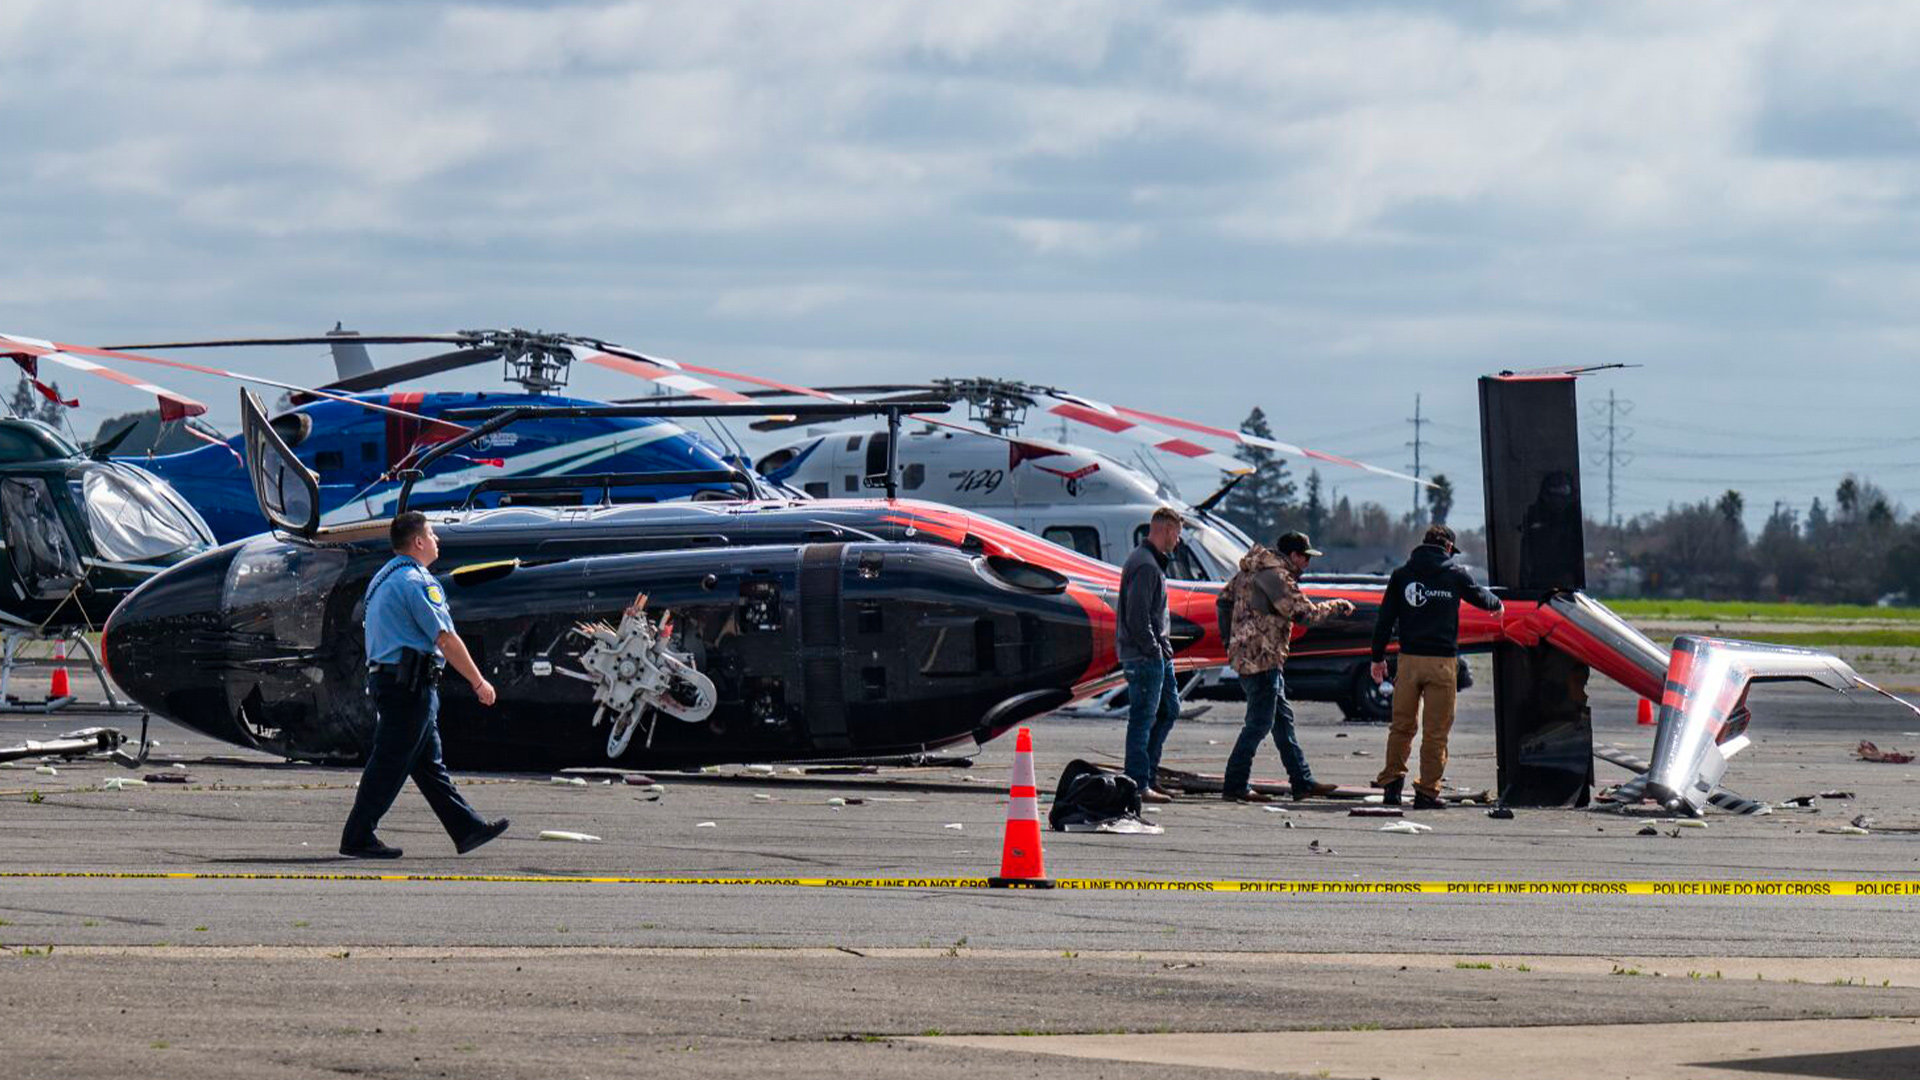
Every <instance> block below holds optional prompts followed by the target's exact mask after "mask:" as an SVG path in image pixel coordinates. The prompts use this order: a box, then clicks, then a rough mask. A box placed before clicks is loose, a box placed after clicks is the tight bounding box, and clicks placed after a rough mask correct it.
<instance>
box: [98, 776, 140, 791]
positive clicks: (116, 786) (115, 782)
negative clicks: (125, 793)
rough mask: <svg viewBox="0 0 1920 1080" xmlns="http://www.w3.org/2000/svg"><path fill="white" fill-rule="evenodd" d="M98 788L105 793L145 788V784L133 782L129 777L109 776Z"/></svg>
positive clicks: (138, 781)
mask: <svg viewBox="0 0 1920 1080" xmlns="http://www.w3.org/2000/svg"><path fill="white" fill-rule="evenodd" d="M100 786H101V787H102V788H104V789H106V790H107V791H119V790H120V789H122V788H130V787H146V786H147V782H146V781H145V780H135V779H134V778H133V777H131V776H109V777H107V778H106V779H105V780H102V781H100Z"/></svg>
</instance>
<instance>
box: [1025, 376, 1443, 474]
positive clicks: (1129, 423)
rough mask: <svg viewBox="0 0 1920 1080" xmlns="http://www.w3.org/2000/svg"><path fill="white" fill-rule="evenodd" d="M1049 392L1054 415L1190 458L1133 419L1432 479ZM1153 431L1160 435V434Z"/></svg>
mask: <svg viewBox="0 0 1920 1080" xmlns="http://www.w3.org/2000/svg"><path fill="white" fill-rule="evenodd" d="M1051 395H1052V396H1053V397H1054V399H1055V400H1057V401H1059V402H1060V404H1058V405H1053V406H1048V407H1047V410H1046V411H1048V412H1050V413H1053V414H1055V415H1056V416H1065V417H1066V418H1067V419H1069V420H1078V421H1080V422H1081V423H1083V424H1092V425H1093V426H1095V427H1099V428H1103V429H1105V430H1107V431H1111V432H1113V433H1115V434H1118V435H1125V436H1127V437H1128V438H1130V439H1134V440H1136V441H1138V442H1145V443H1148V444H1150V445H1153V446H1156V447H1158V448H1159V449H1162V450H1167V451H1169V452H1170V453H1176V454H1181V455H1183V456H1186V457H1194V456H1196V455H1194V454H1192V453H1190V452H1188V451H1187V450H1186V449H1179V448H1175V447H1170V446H1167V445H1163V444H1162V443H1160V442H1159V441H1157V440H1155V439H1153V438H1149V437H1145V436H1142V435H1139V434H1137V433H1136V432H1138V431H1139V430H1140V429H1141V428H1140V426H1137V425H1136V421H1141V420H1150V421H1152V422H1154V423H1156V424H1165V425H1167V426H1168V427H1175V428H1179V429H1181V430H1183V431H1191V432H1193V433H1195V434H1197V435H1211V436H1213V437H1214V438H1216V439H1227V440H1229V441H1232V442H1236V443H1239V444H1241V445H1242V446H1258V447H1260V448H1262V449H1266V450H1272V451H1274V452H1276V453H1281V454H1286V455H1289V456H1291V457H1303V458H1310V459H1312V460H1314V461H1324V462H1327V463H1328V464H1331V465H1340V466H1344V467H1346V468H1350V469H1361V470H1364V471H1366V472H1370V473H1375V474H1377V475H1379V476H1390V477H1392V478H1394V479H1395V480H1405V481H1408V482H1410V483H1415V484H1419V485H1421V486H1423V487H1432V486H1433V481H1431V480H1423V479H1421V478H1420V477H1417V476H1411V475H1409V474H1407V473H1403V472H1395V471H1394V470H1392V469H1386V468H1382V467H1380V466H1378V465H1369V464H1367V463H1366V462H1364V461H1355V460H1353V459H1352V458H1346V457H1341V456H1340V455H1338V454H1329V453H1327V452H1326V451H1324V450H1309V449H1308V448H1306V447H1304V446H1295V445H1294V444H1293V443H1289V442H1281V441H1280V440H1278V439H1268V438H1263V437H1262V436H1259V435H1249V434H1247V433H1246V432H1244V431H1232V430H1229V429H1227V428H1219V427H1214V426H1212V425H1210V424H1197V423H1194V422H1193V421H1191V420H1182V419H1180V418H1179V417H1176V416H1165V415H1162V414H1160V413H1151V412H1147V411H1145V410H1143V409H1129V408H1127V407H1126V406H1124V405H1107V404H1104V403H1102V402H1098V401H1093V400H1090V399H1088V398H1082V397H1076V396H1075V395H1072V394H1066V393H1062V392H1060V391H1057V390H1056V391H1052V392H1051ZM1145 430H1147V431H1152V430H1153V429H1152V428H1146V429H1145ZM1156 434H1161V435H1164V433H1156ZM1165 437H1166V438H1170V439H1172V440H1173V441H1174V442H1175V443H1180V444H1184V446H1185V447H1191V448H1194V449H1201V448H1199V447H1195V446H1194V444H1193V443H1190V442H1187V441H1186V440H1185V439H1179V438H1175V437H1173V436H1165ZM1230 460H1234V461H1235V463H1236V464H1237V465H1238V466H1239V468H1238V470H1231V469H1229V470H1225V471H1228V472H1233V471H1239V472H1245V471H1247V463H1246V462H1244V461H1239V460H1238V459H1230Z"/></svg>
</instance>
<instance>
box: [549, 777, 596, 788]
mask: <svg viewBox="0 0 1920 1080" xmlns="http://www.w3.org/2000/svg"><path fill="white" fill-rule="evenodd" d="M547 783H549V784H552V785H554V786H555V787H586V786H587V782H586V781H585V780H583V779H581V778H580V777H578V776H549V777H547Z"/></svg>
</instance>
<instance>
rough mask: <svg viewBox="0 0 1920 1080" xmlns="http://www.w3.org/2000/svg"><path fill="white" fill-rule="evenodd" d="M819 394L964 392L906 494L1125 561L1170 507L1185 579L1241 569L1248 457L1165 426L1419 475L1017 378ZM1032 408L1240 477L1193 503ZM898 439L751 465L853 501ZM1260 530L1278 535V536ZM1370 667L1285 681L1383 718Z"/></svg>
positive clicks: (849, 437)
mask: <svg viewBox="0 0 1920 1080" xmlns="http://www.w3.org/2000/svg"><path fill="white" fill-rule="evenodd" d="M822 391H823V392H825V393H832V394H854V395H859V396H861V397H862V398H864V399H865V400H881V401H884V400H886V398H884V397H882V398H873V397H871V396H870V395H873V394H876V393H891V394H899V395H902V396H908V395H911V396H915V397H918V398H920V399H926V398H929V397H945V398H948V399H950V400H955V401H965V402H966V403H967V405H968V408H969V421H970V422H969V423H967V424H958V423H953V422H949V421H945V420H936V419H927V420H926V421H925V427H924V428H921V429H917V430H903V431H901V432H900V434H899V440H900V445H899V448H898V450H897V459H898V468H899V470H900V472H899V477H898V482H899V485H900V490H901V491H902V492H904V493H907V494H909V495H911V496H913V497H914V498H920V499H929V500H933V501H936V502H941V503H946V504H948V505H951V506H957V507H961V508H963V509H966V510H971V511H975V512H978V513H982V514H987V515H989V516H991V517H995V518H998V519H1000V520H1001V521H1004V522H1006V523H1007V524H1009V525H1013V526H1015V527H1017V528H1021V529H1024V530H1026V531H1028V532H1031V533H1036V534H1038V535H1039V536H1041V537H1043V538H1044V539H1047V540H1051V541H1053V542H1054V543H1057V544H1060V545H1061V546H1063V547H1068V548H1072V549H1074V550H1075V551H1078V552H1080V553H1081V554H1083V555H1088V556H1091V557H1093V558H1096V559H1102V560H1104V561H1106V562H1110V563H1120V562H1124V561H1125V560H1126V557H1127V554H1128V552H1130V551H1132V550H1133V549H1134V548H1135V547H1137V546H1138V545H1139V543H1140V541H1141V539H1142V537H1144V536H1145V535H1146V529H1147V519H1148V518H1149V517H1151V516H1152V514H1153V511H1154V510H1155V509H1156V508H1158V507H1161V506H1168V507H1172V508H1173V509H1174V510H1176V511H1178V512H1179V513H1180V515H1181V517H1182V518H1183V519H1185V522H1186V526H1185V528H1184V529H1183V530H1182V534H1181V541H1180V546H1179V547H1178V548H1176V549H1175V550H1174V552H1173V555H1172V566H1171V567H1170V569H1169V575H1170V576H1172V577H1175V578H1179V579H1182V580H1189V581H1225V580H1226V579H1227V578H1229V577H1231V576H1233V573H1234V571H1235V569H1237V568H1238V566H1239V564H1240V559H1241V557H1242V556H1243V555H1245V554H1246V553H1247V549H1248V548H1249V547H1250V546H1251V545H1252V543H1253V541H1252V540H1251V539H1250V538H1249V537H1248V536H1247V535H1246V534H1245V533H1244V532H1242V531H1241V530H1240V529H1239V528H1238V527H1237V526H1235V525H1234V524H1233V523H1232V522H1230V521H1228V520H1227V519H1226V518H1225V517H1224V516H1222V515H1221V514H1219V513H1218V512H1217V511H1216V507H1217V506H1218V505H1219V504H1220V502H1221V501H1222V500H1223V499H1224V498H1225V497H1226V496H1227V494H1228V493H1229V492H1230V491H1231V490H1232V489H1233V486H1234V484H1236V483H1237V482H1238V480H1239V477H1241V476H1243V475H1245V474H1246V473H1247V472H1248V471H1249V466H1248V465H1247V463H1246V462H1244V461H1241V460H1239V459H1237V458H1233V457H1229V456H1227V455H1224V454H1219V453H1216V452H1214V451H1210V450H1207V449H1206V448H1205V447H1202V446H1200V445H1198V444H1196V443H1193V442H1190V441H1188V440H1186V439H1184V438H1182V437H1180V436H1177V435H1173V434H1170V433H1168V432H1166V431H1163V430H1161V429H1160V428H1157V427H1155V426H1154V425H1155V424H1161V425H1165V426H1167V427H1178V428H1184V429H1186V430H1188V431H1191V432H1193V433H1195V434H1199V435H1206V436H1209V437H1213V438H1227V439H1231V440H1234V441H1238V442H1242V443H1251V444H1253V445H1262V444H1265V445H1268V446H1269V448H1272V449H1277V450H1279V451H1280V452H1282V453H1292V454H1297V455H1298V456H1303V457H1309V458H1312V459H1314V460H1318V461H1325V462H1330V463H1333V464H1336V465H1341V466H1347V467H1353V468H1360V469H1365V470H1367V471H1370V472H1375V473H1382V474H1385V475H1389V476H1394V477H1397V478H1400V479H1405V480H1408V481H1413V480H1414V478H1413V477H1411V476H1405V475H1403V474H1400V473H1395V472H1393V471H1391V470H1388V469H1382V468H1379V467H1377V466H1372V465H1366V464H1363V463H1360V462H1357V461H1353V460H1351V459H1348V458H1342V457H1338V456H1336V455H1332V454H1326V453H1321V452H1318V451H1312V450H1307V449H1306V448H1304V447H1297V446H1293V445H1291V444H1287V443H1280V442H1277V441H1275V440H1259V439H1257V438H1256V437H1254V436H1248V435H1244V434H1243V433H1240V432H1232V431H1227V430H1225V429H1219V428H1212V427H1208V426H1206V425H1200V424H1194V423H1191V422H1189V421H1183V420H1179V419H1176V418H1174V417H1168V416H1159V415H1156V414H1151V413H1144V412H1140V411H1138V410H1131V409H1125V408H1122V407H1118V406H1111V405H1105V404H1102V403H1099V402H1094V401H1091V400H1089V399H1086V398H1082V397H1078V396H1075V395H1069V394H1066V393H1064V392H1062V391H1058V390H1053V389H1051V388H1045V387H1036V386H1031V385H1029V384H1025V383H1018V382H1010V381H1006V380H999V379H943V380H938V381H936V382H933V383H929V384H922V385H889V386H846V387H826V388H822ZM1029 410H1038V411H1040V412H1044V413H1048V414H1052V415H1055V416H1059V417H1061V418H1062V419H1064V420H1071V421H1076V422H1079V423H1083V424H1090V425H1092V426H1095V427H1098V428H1100V429H1101V430H1104V431H1107V432H1109V433H1112V434H1116V435H1120V436H1122V437H1126V438H1130V439H1133V440H1135V441H1138V442H1141V443H1143V444H1145V445H1148V446H1151V447H1153V448H1154V449H1156V450H1158V451H1161V452H1165V453H1172V454H1176V455H1179V456H1181V457H1185V458H1188V459H1193V460H1199V461H1201V462H1203V463H1205V464H1210V465H1213V466H1214V467H1215V468H1218V469H1220V470H1221V471H1222V472H1223V473H1226V474H1229V479H1228V480H1227V482H1226V483H1225V484H1224V485H1223V486H1221V487H1220V488H1219V489H1218V490H1216V491H1214V492H1213V493H1212V494H1210V495H1208V496H1207V497H1206V498H1204V499H1202V500H1200V501H1199V502H1197V503H1187V502H1185V501H1184V500H1182V499H1181V498H1180V497H1179V495H1178V494H1177V493H1176V492H1174V491H1173V490H1172V489H1171V488H1170V487H1169V486H1168V485H1167V484H1164V483H1162V482H1160V481H1158V480H1156V479H1155V478H1154V477H1152V476H1150V475H1149V474H1148V473H1147V472H1146V471H1144V470H1143V469H1140V468H1136V467H1134V466H1132V465H1128V464H1125V463H1123V462H1121V461H1119V460H1117V459H1116V458H1114V457H1112V456H1110V455H1108V454H1104V453H1101V452H1099V451H1096V450H1091V449H1088V448H1086V447H1082V446H1075V445H1072V444H1069V443H1065V442H1056V441H1050V440H1046V439H1038V438H1033V437H1030V436H1028V435H1024V434H1020V433H1019V431H1020V428H1021V427H1022V426H1023V424H1025V422H1026V419H1027V415H1028V412H1029ZM751 426H752V427H753V428H754V429H755V430H758V431H772V430H779V429H781V428H788V427H793V426H797V425H796V424H795V423H793V422H790V421H781V420H770V421H762V422H759V423H755V424H753V425H751ZM892 438H893V436H892V434H891V433H890V432H889V431H887V430H884V429H882V430H869V431H853V430H836V431H820V430H818V429H813V430H809V431H808V433H807V435H806V436H805V437H804V438H802V439H799V440H797V441H794V442H791V443H787V444H785V445H782V446H780V447H778V448H776V449H774V450H772V451H769V452H767V453H765V454H762V455H760V457H759V458H758V459H757V460H756V461H755V462H754V468H755V470H756V471H757V472H759V473H760V474H761V475H763V476H765V477H767V478H768V479H769V480H772V481H774V482H776V483H780V484H784V485H786V486H788V487H791V488H794V489H797V490H799V491H801V492H804V493H806V494H808V495H810V496H813V497H815V498H845V497H847V496H849V495H853V494H857V493H859V492H862V491H865V490H867V489H868V488H871V487H876V486H878V485H879V484H880V483H881V482H882V478H883V475H884V473H885V470H886V462H887V460H888V456H889V455H888V451H889V450H890V449H891V448H890V447H889V445H888V444H889V442H890V440H891V439H892ZM1263 539H1265V540H1266V542H1269V543H1271V541H1272V538H1271V537H1267V538H1263ZM1309 576H1313V575H1309ZM1366 667H1367V665H1366V664H1365V663H1364V661H1356V660H1353V659H1352V658H1339V659H1334V660H1318V659H1312V658H1299V659H1296V660H1293V661H1290V662H1289V663H1288V665H1287V689H1288V692H1289V695H1290V696H1291V697H1293V698H1294V699H1295V700H1309V701H1328V702H1332V703H1334V704H1337V705H1339V706H1340V708H1341V711H1342V712H1343V713H1344V714H1345V715H1346V717H1347V718H1348V719H1351V720H1362V721H1375V722H1378V721H1384V720H1386V719H1388V715H1389V713H1390V711H1391V709H1392V697H1391V692H1390V691H1388V692H1385V693H1383V692H1382V691H1381V690H1380V689H1379V688H1378V687H1377V686H1376V685H1375V684H1374V682H1373V680H1372V678H1371V677H1370V676H1368V675H1367V673H1366ZM1238 689H1239V688H1238V684H1237V683H1236V681H1235V680H1234V679H1233V678H1232V673H1231V672H1228V671H1226V670H1225V669H1216V670H1212V671H1207V672H1201V673H1198V675H1197V676H1196V677H1195V678H1194V679H1193V680H1192V681H1191V682H1190V683H1189V684H1188V685H1187V686H1185V687H1183V688H1182V690H1183V694H1184V695H1186V696H1190V697H1199V698H1208V697H1216V698H1234V697H1237V696H1238ZM1124 695H1125V689H1124V688H1122V689H1120V690H1117V691H1115V692H1114V694H1113V695H1110V697H1111V698H1112V700H1106V701H1103V704H1104V705H1106V706H1107V707H1108V708H1110V709H1111V708H1114V707H1117V706H1118V704H1119V703H1120V702H1122V701H1124Z"/></svg>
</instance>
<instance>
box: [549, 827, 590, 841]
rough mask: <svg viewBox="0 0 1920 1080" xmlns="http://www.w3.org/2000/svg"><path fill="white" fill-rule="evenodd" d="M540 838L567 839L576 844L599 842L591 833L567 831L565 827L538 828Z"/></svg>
mask: <svg viewBox="0 0 1920 1080" xmlns="http://www.w3.org/2000/svg"><path fill="white" fill-rule="evenodd" d="M540 839H542V840H567V841H571V842H573V843H576V844H597V843H599V842H600V838H599V837H597V836H595V835H593V834H592V833H583V832H568V831H567V830H565V829H542V830H540Z"/></svg>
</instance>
